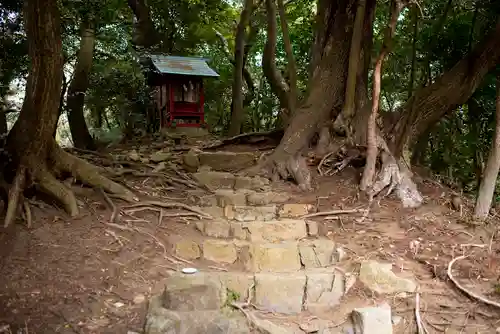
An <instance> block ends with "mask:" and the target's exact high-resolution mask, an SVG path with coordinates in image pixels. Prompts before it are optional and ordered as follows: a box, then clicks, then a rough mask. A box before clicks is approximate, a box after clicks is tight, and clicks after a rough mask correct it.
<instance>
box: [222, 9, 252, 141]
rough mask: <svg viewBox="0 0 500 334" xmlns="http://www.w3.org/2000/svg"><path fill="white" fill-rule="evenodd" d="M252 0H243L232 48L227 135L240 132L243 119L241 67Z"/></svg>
mask: <svg viewBox="0 0 500 334" xmlns="http://www.w3.org/2000/svg"><path fill="white" fill-rule="evenodd" d="M252 8H253V0H245V5H244V7H243V10H242V11H241V15H240V21H239V22H238V26H237V28H236V40H235V50H234V62H235V65H234V72H233V73H234V75H233V89H232V94H233V101H232V110H231V123H230V125H229V132H228V135H229V136H231V137H232V136H236V135H238V134H240V132H241V126H242V124H243V121H244V119H245V110H244V109H243V89H242V88H243V68H244V58H245V29H246V27H247V26H248V23H249V22H250V16H251V14H252Z"/></svg>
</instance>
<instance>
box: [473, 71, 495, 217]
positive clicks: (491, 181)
mask: <svg viewBox="0 0 500 334" xmlns="http://www.w3.org/2000/svg"><path fill="white" fill-rule="evenodd" d="M496 85H497V98H496V113H495V122H496V123H495V134H494V137H493V140H492V143H491V149H490V154H489V156H488V161H487V163H486V168H485V169H484V173H483V178H482V181H481V186H480V187H479V192H478V196H477V201H476V207H475V209H474V218H476V219H480V220H484V219H486V218H487V217H488V213H489V212H490V207H491V201H492V199H493V194H494V193H495V188H496V184H497V176H498V170H499V169H500V74H499V75H497V83H496Z"/></svg>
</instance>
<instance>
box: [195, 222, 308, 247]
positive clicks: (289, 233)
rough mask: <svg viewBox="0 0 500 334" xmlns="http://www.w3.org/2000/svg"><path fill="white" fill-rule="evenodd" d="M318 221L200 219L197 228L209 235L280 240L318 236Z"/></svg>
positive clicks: (269, 240) (270, 240)
mask: <svg viewBox="0 0 500 334" xmlns="http://www.w3.org/2000/svg"><path fill="white" fill-rule="evenodd" d="M315 225H317V222H313V221H309V222H306V221H304V220H303V219H282V220H268V221H253V222H237V221H228V220H214V221H206V220H204V221H199V222H196V227H197V229H198V230H199V231H200V232H201V233H202V234H203V235H205V236H207V237H213V238H235V239H238V240H246V241H266V242H278V241H287V240H299V239H303V238H306V237H308V236H310V237H316V236H317V234H318V227H317V226H315Z"/></svg>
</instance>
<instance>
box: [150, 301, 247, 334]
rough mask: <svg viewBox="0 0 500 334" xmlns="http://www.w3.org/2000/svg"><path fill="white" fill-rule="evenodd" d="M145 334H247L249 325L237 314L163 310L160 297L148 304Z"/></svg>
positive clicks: (229, 312)
mask: <svg viewBox="0 0 500 334" xmlns="http://www.w3.org/2000/svg"><path fill="white" fill-rule="evenodd" d="M144 333H145V334H200V333H210V334H227V333H234V334H250V333H252V331H251V330H250V328H249V327H248V321H247V319H246V318H245V316H244V315H242V314H241V312H239V311H231V310H228V309H223V310H217V311H191V312H179V311H172V310H168V309H166V308H164V307H163V306H162V304H161V298H160V297H159V296H156V297H153V298H152V299H151V301H150V303H149V307H148V312H147V315H146V324H145V326H144Z"/></svg>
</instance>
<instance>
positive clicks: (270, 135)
mask: <svg viewBox="0 0 500 334" xmlns="http://www.w3.org/2000/svg"><path fill="white" fill-rule="evenodd" d="M283 134H284V130H283V129H276V130H271V131H265V132H249V133H242V134H240V135H237V136H234V137H230V138H227V139H224V140H221V141H216V142H215V143H210V144H208V145H205V146H203V147H202V149H203V150H212V149H216V148H221V147H224V146H226V145H235V144H240V145H241V144H265V143H267V144H269V145H274V146H277V145H278V143H279V141H280V140H281V138H282V137H283Z"/></svg>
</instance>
